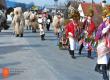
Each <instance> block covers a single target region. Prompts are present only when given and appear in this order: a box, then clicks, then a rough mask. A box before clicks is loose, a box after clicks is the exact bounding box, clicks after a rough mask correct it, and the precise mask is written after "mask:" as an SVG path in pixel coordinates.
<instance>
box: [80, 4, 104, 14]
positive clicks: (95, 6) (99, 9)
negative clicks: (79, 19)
mask: <svg viewBox="0 0 110 80" xmlns="http://www.w3.org/2000/svg"><path fill="white" fill-rule="evenodd" d="M81 6H82V9H83V12H84V14H85V15H87V14H88V12H89V9H90V8H92V6H93V10H94V13H95V14H101V13H102V6H101V4H96V3H93V4H91V3H81Z"/></svg>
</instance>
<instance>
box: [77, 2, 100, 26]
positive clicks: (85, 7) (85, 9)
mask: <svg viewBox="0 0 110 80" xmlns="http://www.w3.org/2000/svg"><path fill="white" fill-rule="evenodd" d="M90 9H92V10H93V11H94V16H93V19H94V22H95V23H96V26H99V24H100V23H101V22H102V4H100V3H99V4H98V3H93V4H91V3H80V4H79V7H78V11H79V13H80V16H81V21H82V22H83V21H84V19H85V17H86V16H87V15H88V13H89V10H90Z"/></svg>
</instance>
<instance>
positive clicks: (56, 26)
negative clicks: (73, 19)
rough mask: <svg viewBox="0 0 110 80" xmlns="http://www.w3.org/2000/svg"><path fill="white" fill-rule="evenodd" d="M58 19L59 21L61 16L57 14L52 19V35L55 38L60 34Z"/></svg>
mask: <svg viewBox="0 0 110 80" xmlns="http://www.w3.org/2000/svg"><path fill="white" fill-rule="evenodd" d="M60 19H61V14H60V13H57V15H55V16H54V18H53V23H52V25H53V27H54V33H55V35H57V38H59V32H60V27H61V26H60Z"/></svg>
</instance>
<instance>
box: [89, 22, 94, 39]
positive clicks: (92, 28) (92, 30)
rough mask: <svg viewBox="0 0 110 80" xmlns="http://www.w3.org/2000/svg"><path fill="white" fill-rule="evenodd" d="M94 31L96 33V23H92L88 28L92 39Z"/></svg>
mask: <svg viewBox="0 0 110 80" xmlns="http://www.w3.org/2000/svg"><path fill="white" fill-rule="evenodd" d="M94 31H95V23H94V22H93V21H91V23H90V25H89V28H88V37H90V36H91V35H92V33H93V32H94Z"/></svg>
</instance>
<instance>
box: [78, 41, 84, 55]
mask: <svg viewBox="0 0 110 80" xmlns="http://www.w3.org/2000/svg"><path fill="white" fill-rule="evenodd" d="M83 47H84V46H83V43H82V44H81V45H80V48H79V54H80V55H81V52H82V49H83Z"/></svg>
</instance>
